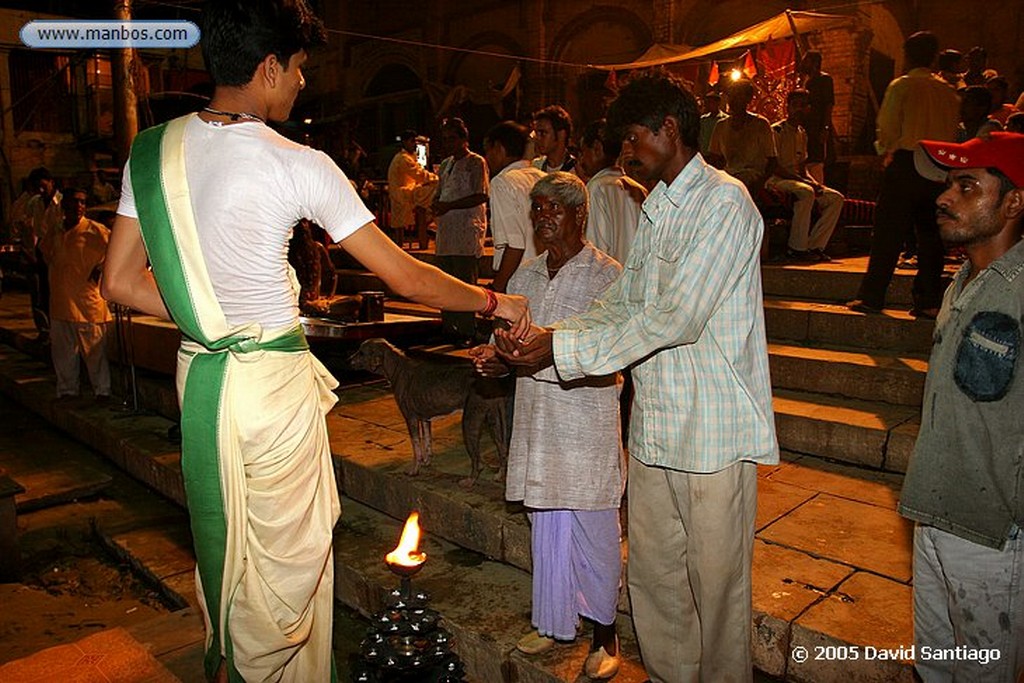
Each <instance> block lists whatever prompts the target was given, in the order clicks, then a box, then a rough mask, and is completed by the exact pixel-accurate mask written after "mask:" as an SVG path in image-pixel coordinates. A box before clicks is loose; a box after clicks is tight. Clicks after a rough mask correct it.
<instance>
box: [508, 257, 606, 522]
mask: <svg viewBox="0 0 1024 683" xmlns="http://www.w3.org/2000/svg"><path fill="white" fill-rule="evenodd" d="M621 271H622V268H621V266H619V264H618V263H616V262H615V261H614V260H613V259H612V258H610V257H609V256H608V255H607V254H604V253H603V252H601V251H598V250H597V249H595V248H594V247H593V246H592V245H591V244H589V243H588V244H585V245H584V247H583V249H582V250H581V251H580V253H578V254H576V256H574V257H573V258H572V259H570V260H569V261H568V262H567V263H566V264H565V265H564V266H562V268H561V270H560V271H559V272H558V274H557V275H556V276H555V278H554V279H553V280H549V279H548V271H547V252H544V253H543V254H541V255H540V256H538V257H537V258H536V259H534V260H532V261H529V262H527V263H525V264H524V265H523V266H521V267H520V268H519V270H517V271H516V273H515V275H513V276H512V279H511V280H510V281H509V287H508V291H509V293H510V294H521V295H523V296H525V297H526V298H527V299H529V301H530V310H531V311H532V312H533V319H534V322H536V323H537V324H538V325H549V324H551V323H553V322H555V321H557V320H561V319H563V318H566V317H568V316H571V315H576V314H579V313H581V312H583V311H585V310H586V309H587V308H588V307H589V306H590V303H591V302H592V301H593V300H594V299H595V298H597V297H598V295H600V294H601V292H603V291H604V290H605V289H606V288H607V287H608V285H610V284H611V283H612V282H613V281H614V280H615V279H616V278H617V277H618V276H619V273H620V272H621ZM623 475H624V468H623V465H622V446H621V435H620V424H619V375H618V374H614V375H605V376H603V377H588V378H585V379H582V380H577V381H574V382H562V381H560V380H559V378H558V375H557V373H556V371H555V369H554V366H549V367H547V368H544V369H543V370H539V371H537V372H534V373H532V374H530V373H529V370H526V369H524V370H520V371H519V377H518V379H517V380H516V405H515V416H514V418H513V421H512V444H511V447H510V449H509V456H508V476H507V480H506V488H505V497H506V498H507V499H508V500H522V501H523V502H524V504H526V505H527V506H528V507H532V508H538V509H574V510H606V509H609V508H617V507H618V506H619V500H620V498H621V497H622V485H623Z"/></svg>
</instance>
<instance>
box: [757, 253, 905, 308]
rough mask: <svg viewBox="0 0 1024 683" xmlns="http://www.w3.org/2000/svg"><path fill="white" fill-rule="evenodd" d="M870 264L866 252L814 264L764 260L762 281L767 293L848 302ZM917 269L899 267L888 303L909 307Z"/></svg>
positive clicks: (888, 296)
mask: <svg viewBox="0 0 1024 683" xmlns="http://www.w3.org/2000/svg"><path fill="white" fill-rule="evenodd" d="M867 265H868V258H867V257H866V256H856V257H847V258H839V259H835V260H833V261H830V262H828V263H814V264H799V265H797V264H785V263H765V264H762V266H761V282H762V286H763V288H764V293H765V296H773V297H781V298H786V299H807V300H813V301H830V302H834V303H846V302H847V301H850V300H851V299H854V298H856V296H857V289H858V288H859V287H860V281H861V279H862V278H863V277H864V272H865V271H866V270H867ZM916 272H917V271H915V270H902V269H896V271H895V272H894V273H893V278H892V282H891V283H890V285H889V291H888V292H887V297H886V300H887V302H888V305H890V306H892V307H893V308H900V307H902V308H905V309H909V308H910V306H911V304H912V303H913V297H912V295H911V287H912V285H913V282H914V275H915V273H916Z"/></svg>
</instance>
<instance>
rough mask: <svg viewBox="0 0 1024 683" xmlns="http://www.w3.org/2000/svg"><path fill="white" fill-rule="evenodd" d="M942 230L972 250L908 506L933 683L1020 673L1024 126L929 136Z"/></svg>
mask: <svg viewBox="0 0 1024 683" xmlns="http://www.w3.org/2000/svg"><path fill="white" fill-rule="evenodd" d="M915 165H916V167H917V169H918V172H920V173H921V175H923V176H925V177H927V178H930V179H933V180H938V179H939V178H944V179H945V181H946V190H945V191H944V192H943V193H942V194H941V195H940V196H939V198H938V200H937V202H936V204H937V207H938V208H937V211H936V215H937V218H938V225H939V232H940V234H941V237H942V239H943V241H944V242H945V243H946V244H948V245H955V246H960V247H963V249H964V250H965V251H966V252H967V257H968V260H967V262H966V263H964V265H963V266H962V267H961V268H960V271H959V272H958V273H957V274H956V277H955V278H954V280H953V283H952V284H951V285H950V287H949V289H947V290H946V293H945V296H944V297H943V300H942V308H941V309H940V311H939V316H938V319H937V321H936V327H935V337H934V339H935V341H934V345H933V347H932V354H931V359H930V360H929V363H928V379H927V382H926V384H925V395H924V403H923V405H924V411H923V415H922V418H921V430H920V433H919V434H918V438H917V444H916V446H915V449H914V455H913V457H912V458H911V460H910V465H909V467H908V468H907V476H906V479H905V480H904V483H903V492H902V494H901V496H900V505H899V510H900V513H901V514H902V515H904V516H905V517H909V518H910V519H913V520H914V521H915V522H917V525H916V528H915V530H914V641H915V645H916V649H915V656H916V667H917V670H918V673H920V675H921V678H922V679H923V680H924V681H925V683H930V682H931V681H971V682H972V683H981V682H985V681H992V682H993V683H994V682H996V681H999V682H1002V683H1012V682H1013V681H1019V680H1022V678H1021V676H1022V675H1024V600H1021V596H1022V594H1024V584H1022V581H1024V532H1022V531H1021V527H1022V526H1024V367H1021V368H1018V367H1017V365H1024V361H1022V360H1021V359H1020V356H1021V350H1022V349H1021V346H1022V342H1021V337H1022V334H1024V329H1022V321H1024V243H1022V242H1021V233H1022V230H1024V135H1019V134H1015V133H992V134H991V135H989V136H988V137H986V138H974V139H972V140H968V141H967V142H965V143H963V144H953V143H948V142H933V141H922V142H921V144H920V145H919V147H918V149H917V150H916V151H915Z"/></svg>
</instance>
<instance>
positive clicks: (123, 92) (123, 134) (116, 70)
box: [111, 0, 139, 166]
mask: <svg viewBox="0 0 1024 683" xmlns="http://www.w3.org/2000/svg"><path fill="white" fill-rule="evenodd" d="M114 18H115V19H117V20H119V21H131V18H132V0H116V2H115V4H114ZM134 61H135V48H130V47H126V48H121V49H115V50H113V59H112V63H111V66H112V67H113V68H112V71H113V81H114V83H113V84H114V153H115V154H116V156H117V159H116V161H117V162H118V163H119V164H121V165H122V166H123V165H124V163H125V162H126V161H127V160H128V153H129V152H130V151H131V147H132V140H134V139H135V135H136V134H137V133H138V132H139V117H138V107H137V103H136V101H135V83H134V80H133V79H132V64H133V62H134Z"/></svg>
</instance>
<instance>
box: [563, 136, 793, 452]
mask: <svg viewBox="0 0 1024 683" xmlns="http://www.w3.org/2000/svg"><path fill="white" fill-rule="evenodd" d="M763 230H764V225H763V223H762V221H761V217H760V215H759V214H758V212H757V209H756V208H755V207H754V203H753V202H752V201H751V199H750V195H749V194H747V191H746V190H745V189H744V187H743V185H741V184H740V183H739V182H738V181H736V180H735V179H733V178H731V177H729V176H728V175H726V174H725V173H723V172H721V171H717V170H715V169H714V168H712V167H710V166H708V165H707V164H706V163H705V162H704V159H703V158H702V157H701V156H700V155H696V156H694V158H693V159H691V160H690V162H689V163H688V164H687V165H686V167H685V168H684V169H683V170H682V171H681V172H680V173H679V175H678V176H676V178H675V180H673V181H672V184H671V185H669V186H667V187H666V185H665V184H664V183H659V184H658V186H657V187H655V188H654V191H652V192H651V194H650V196H648V198H647V200H646V201H645V202H644V204H643V211H642V213H641V217H640V226H639V228H638V230H637V234H636V238H635V240H634V242H633V246H632V249H631V250H630V254H629V258H628V259H627V260H626V264H625V270H624V271H623V274H622V276H621V277H620V278H619V279H618V280H616V281H615V283H614V284H612V286H611V287H609V288H608V290H607V291H606V292H605V294H604V295H603V296H602V297H601V298H600V299H599V300H597V301H596V302H595V303H594V305H592V306H591V307H590V309H589V310H588V311H587V312H586V313H583V314H582V315H579V316H576V317H573V318H569V319H567V320H564V321H562V322H561V323H559V324H558V325H556V326H555V327H556V331H555V334H554V342H553V345H554V357H555V366H556V368H557V369H558V373H559V375H561V377H562V378H563V379H565V380H572V379H576V378H578V377H582V376H584V375H605V374H608V373H611V372H614V371H616V370H620V369H622V368H625V367H628V366H630V365H633V380H634V383H635V389H636V394H635V398H634V401H633V413H632V418H631V422H630V430H629V449H630V454H631V455H632V456H634V457H636V458H637V459H639V460H640V461H641V462H643V463H645V464H647V465H654V466H660V467H666V468H669V469H674V470H681V471H686V472H717V471H719V470H721V469H724V468H725V467H728V466H729V465H731V464H733V463H735V462H738V461H741V460H750V461H754V462H758V463H763V464H774V463H777V462H778V460H779V448H778V444H777V443H776V440H775V421H774V416H773V413H772V395H771V382H770V379H769V376H768V346H767V341H766V339H765V327H764V309H763V302H762V294H761V268H760V263H759V261H758V256H759V252H760V247H761V235H762V233H763Z"/></svg>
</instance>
